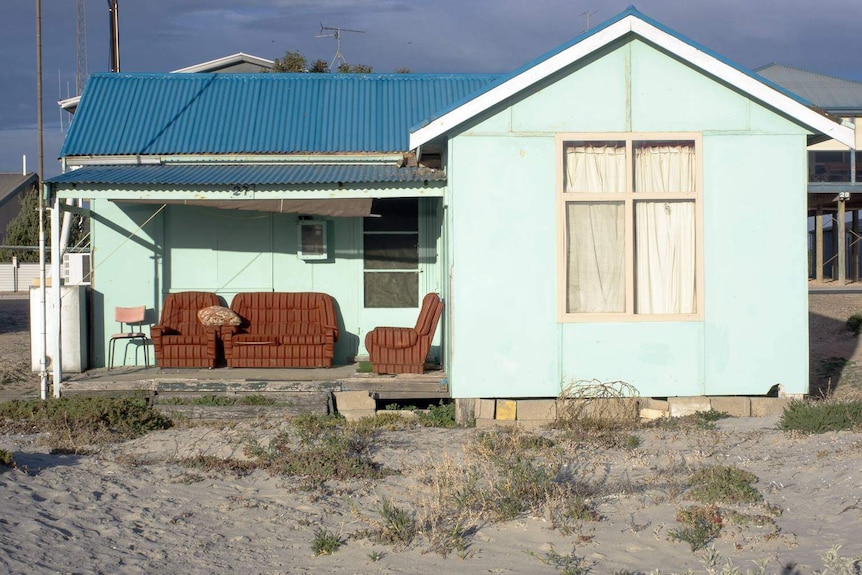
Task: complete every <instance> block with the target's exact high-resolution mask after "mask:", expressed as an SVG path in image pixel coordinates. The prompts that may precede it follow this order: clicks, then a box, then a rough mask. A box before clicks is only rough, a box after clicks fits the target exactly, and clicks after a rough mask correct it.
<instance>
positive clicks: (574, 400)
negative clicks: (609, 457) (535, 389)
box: [553, 380, 639, 449]
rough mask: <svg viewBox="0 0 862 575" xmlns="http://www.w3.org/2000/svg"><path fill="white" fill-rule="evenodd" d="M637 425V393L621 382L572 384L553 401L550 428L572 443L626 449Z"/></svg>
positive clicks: (593, 381) (630, 386)
mask: <svg viewBox="0 0 862 575" xmlns="http://www.w3.org/2000/svg"><path fill="white" fill-rule="evenodd" d="M638 425H639V404H638V391H637V389H635V388H634V387H633V386H632V385H630V384H628V383H626V382H624V381H611V382H602V381H598V380H592V381H575V382H573V383H570V384H569V385H567V386H566V387H565V388H564V389H563V390H562V392H561V393H560V395H559V397H558V398H557V419H556V421H555V422H554V424H553V426H554V427H555V428H557V429H563V430H565V432H566V434H567V435H568V436H569V437H570V438H571V439H573V440H575V441H578V442H583V443H588V444H592V445H598V446H600V447H606V448H624V449H627V448H630V447H629V446H630V445H631V443H632V440H631V438H630V434H629V431H631V430H632V429H635V428H637V427H638Z"/></svg>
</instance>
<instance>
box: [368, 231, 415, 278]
mask: <svg viewBox="0 0 862 575" xmlns="http://www.w3.org/2000/svg"><path fill="white" fill-rule="evenodd" d="M418 267H419V234H365V269H367V270H405V269H406V270H415V269H417V268H418Z"/></svg>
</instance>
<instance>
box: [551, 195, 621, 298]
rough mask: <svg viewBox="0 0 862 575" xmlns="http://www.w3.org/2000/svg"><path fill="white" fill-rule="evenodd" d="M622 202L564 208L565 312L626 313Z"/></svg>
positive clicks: (571, 205) (593, 203)
mask: <svg viewBox="0 0 862 575" xmlns="http://www.w3.org/2000/svg"><path fill="white" fill-rule="evenodd" d="M623 205H624V204H623V203H622V202H577V203H575V202H571V203H569V204H567V206H566V251H567V262H566V277H567V290H566V291H567V293H566V301H567V303H566V308H567V309H566V311H567V312H569V313H579V312H593V313H595V312H623V311H625V299H626V298H625V293H626V290H625V281H626V279H625V217H624V208H623Z"/></svg>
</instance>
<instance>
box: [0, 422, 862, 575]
mask: <svg viewBox="0 0 862 575" xmlns="http://www.w3.org/2000/svg"><path fill="white" fill-rule="evenodd" d="M775 423H776V418H774V417H773V418H750V419H729V420H723V421H721V422H719V427H718V429H716V430H688V431H667V430H655V429H654V430H645V431H638V432H637V435H638V436H639V437H640V438H641V441H642V443H641V445H640V446H639V447H637V448H636V449H634V450H626V449H565V454H564V455H563V458H562V463H563V464H564V465H565V466H567V467H568V468H569V469H572V470H577V473H576V474H575V475H574V476H575V477H576V478H577V481H581V482H582V483H583V485H584V489H585V490H586V491H588V492H590V493H592V496H591V501H592V502H593V503H594V504H595V506H596V510H597V511H598V512H599V514H600V515H601V516H602V518H601V520H599V521H585V522H582V523H580V524H578V525H576V526H575V528H574V530H573V532H571V533H568V534H564V533H562V532H561V530H553V529H551V528H550V524H549V523H548V521H547V520H546V519H545V518H543V517H532V516H524V517H522V518H519V519H517V520H514V521H509V522H506V523H500V524H490V525H483V526H481V528H480V529H479V530H478V531H477V532H476V533H475V534H474V535H473V536H472V537H471V539H470V542H469V546H468V548H467V550H466V553H462V554H461V555H462V556H461V557H459V556H458V554H452V555H449V556H448V557H441V556H440V555H438V554H435V553H430V552H426V551H425V549H424V545H423V542H422V540H421V538H420V539H419V540H418V541H417V542H416V543H415V544H414V545H413V546H412V547H411V548H408V549H406V550H399V549H396V548H393V547H391V546H387V545H382V544H379V543H374V542H372V541H370V540H368V539H366V538H361V537H358V538H353V537H354V536H355V535H357V534H359V533H361V531H362V530H363V529H367V528H368V527H369V526H370V523H369V521H368V520H363V516H364V517H366V518H370V519H371V520H374V519H377V518H378V515H377V512H376V509H377V508H378V506H379V500H380V499H379V498H380V497H381V496H383V497H387V498H389V499H390V500H392V501H394V502H396V503H397V504H399V505H401V506H404V507H406V508H410V509H414V508H415V505H416V503H417V501H419V500H420V497H419V496H420V494H421V493H422V492H424V490H425V489H427V485H424V484H423V482H422V481H421V480H420V479H421V477H422V476H423V470H424V469H427V468H428V467H429V466H431V465H432V462H434V461H439V459H440V458H441V457H442V455H441V454H442V453H444V452H447V453H449V454H450V456H452V457H454V458H456V459H457V458H458V457H459V454H461V453H463V450H462V446H463V443H464V442H465V441H468V440H469V438H470V437H471V436H472V435H474V434H476V433H479V432H480V431H479V430H475V429H472V430H471V429H467V430H463V429H456V430H440V429H415V430H408V431H392V432H385V433H384V434H383V435H382V436H381V437H380V438H379V440H378V441H377V442H376V447H375V458H376V459H377V460H379V461H380V462H382V463H384V464H385V465H386V466H387V467H390V468H394V469H398V470H400V471H401V472H402V473H401V474H400V475H395V476H392V477H388V478H385V479H381V480H377V481H375V482H363V481H357V482H350V483H338V484H330V485H329V486H328V488H327V490H326V491H324V492H321V491H312V492H307V491H301V490H297V489H296V488H295V487H296V484H295V481H294V480H291V479H289V478H279V477H271V476H270V475H269V474H267V473H265V472H262V471H255V472H254V473H252V474H251V475H249V476H246V477H239V478H238V477H231V476H224V475H222V474H213V473H209V472H202V471H199V470H194V469H189V468H188V467H185V466H182V465H180V464H179V463H178V460H179V459H181V458H183V457H186V456H191V455H196V454H211V455H219V456H221V457H227V456H230V455H234V456H241V454H242V452H243V447H244V445H245V444H246V442H247V440H248V438H249V437H252V436H254V437H258V438H264V439H265V438H266V437H267V435H268V434H271V433H272V432H273V430H272V428H271V424H267V425H264V424H262V423H261V422H256V423H244V424H241V425H239V426H236V427H220V428H218V427H207V426H203V427H194V428H190V429H177V430H168V431H162V432H156V433H151V434H149V435H147V436H146V437H144V438H141V439H138V440H134V441H129V442H126V443H123V444H119V445H115V446H112V447H109V448H103V449H101V450H100V451H99V452H97V453H95V454H92V455H86V456H78V455H51V454H49V453H48V452H47V450H46V449H45V448H44V447H40V445H39V438H38V436H14V437H10V436H4V437H2V438H0V448H3V449H7V450H11V451H13V452H14V454H15V459H16V462H17V463H18V464H19V465H20V467H19V468H18V469H10V470H6V471H3V472H0V492H2V493H3V494H4V495H5V499H4V503H3V507H2V511H0V550H2V552H0V571H3V572H7V573H156V572H165V573H230V572H240V573H432V572H443V573H448V572H470V573H474V572H475V573H556V572H558V570H557V568H556V567H554V566H552V565H546V564H545V563H544V562H543V561H542V560H541V559H542V558H543V557H544V556H545V554H547V553H548V552H549V551H551V550H552V549H553V550H555V551H556V552H557V553H559V554H560V555H567V554H569V553H570V552H571V551H572V549H573V548H574V553H575V554H576V555H577V556H578V557H581V558H583V560H584V566H589V567H590V568H591V569H590V573H614V572H617V571H619V570H623V569H627V570H629V571H632V572H634V571H644V572H647V571H650V570H653V569H661V570H662V571H664V572H665V573H670V572H682V571H684V570H686V569H689V568H692V569H695V570H696V571H701V572H703V569H702V564H701V562H702V558H703V552H702V551H700V552H697V553H693V552H692V551H691V550H690V549H689V546H688V544H686V543H683V542H680V541H677V540H673V539H672V538H670V537H669V531H670V530H671V529H674V528H676V527H679V524H678V523H677V522H676V520H675V514H676V512H677V510H678V509H680V508H685V507H687V506H689V505H692V504H693V503H692V502H691V501H688V500H687V498H686V496H685V493H684V491H683V492H681V490H680V488H679V480H680V478H681V477H682V476H683V475H686V474H687V473H688V471H689V470H692V469H697V468H699V467H701V466H704V465H709V464H723V465H733V466H736V467H739V468H740V469H744V470H747V471H750V472H751V473H754V474H755V475H756V476H757V477H758V482H757V483H756V484H755V487H756V488H757V489H758V491H759V492H760V493H761V494H762V495H763V497H764V499H765V502H764V503H761V504H752V505H747V506H743V507H741V508H737V509H739V511H741V512H742V513H745V514H747V515H748V516H749V517H752V518H755V517H759V516H761V515H763V514H764V513H765V512H766V510H767V509H768V507H767V505H769V506H772V507H773V508H774V509H776V510H780V514H779V515H777V516H774V517H772V516H770V518H769V519H764V520H763V523H762V524H758V523H757V521H752V522H751V523H749V524H746V523H744V522H740V524H736V523H735V522H734V523H730V522H728V523H727V524H726V525H725V527H724V529H723V530H722V533H721V535H720V537H719V538H718V539H716V540H715V541H714V545H715V548H716V549H717V550H718V551H719V552H720V553H721V554H722V555H724V556H725V557H731V558H733V561H734V562H735V563H736V565H737V566H739V567H742V568H750V567H752V566H753V563H752V561H754V560H758V559H768V560H769V561H770V564H769V565H770V572H776V573H777V572H781V569H782V568H783V567H784V566H787V565H796V566H797V567H798V572H799V573H812V572H813V570H814V569H815V568H821V567H822V562H821V560H820V557H821V555H822V554H823V553H824V552H826V551H827V550H828V549H830V548H831V547H833V546H835V545H841V546H842V554H843V555H858V554H862V536H860V533H862V504H860V497H862V471H860V470H862V465H860V463H862V434H859V433H851V432H839V433H827V434H823V435H817V436H796V435H792V434H788V433H785V432H781V431H778V430H776V429H775ZM767 515H768V514H767ZM318 528H325V529H329V530H331V531H332V532H334V533H337V534H339V536H340V537H342V538H343V540H344V541H345V545H344V546H343V547H341V548H340V549H339V550H338V551H336V552H335V553H334V554H332V555H329V556H317V557H316V556H314V554H313V553H312V551H311V543H312V540H313V538H314V534H315V531H316V530H317V529H318ZM372 552H377V553H380V554H382V558H380V559H379V560H378V561H372V560H371V558H370V554H371V553H372Z"/></svg>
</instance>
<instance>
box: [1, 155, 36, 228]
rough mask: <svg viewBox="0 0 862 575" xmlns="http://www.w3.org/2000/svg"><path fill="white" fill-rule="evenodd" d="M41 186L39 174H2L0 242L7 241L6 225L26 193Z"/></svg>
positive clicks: (15, 214) (18, 208)
mask: <svg viewBox="0 0 862 575" xmlns="http://www.w3.org/2000/svg"><path fill="white" fill-rule="evenodd" d="M38 186H39V176H38V175H36V174H34V173H32V172H31V173H29V174H10V173H3V174H0V244H4V243H6V242H5V240H6V226H8V225H9V222H10V221H12V220H13V219H14V218H15V216H17V215H18V212H19V211H20V208H21V199H22V198H23V197H24V195H25V194H26V193H27V192H29V191H30V190H32V189H33V188H37V187H38Z"/></svg>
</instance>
